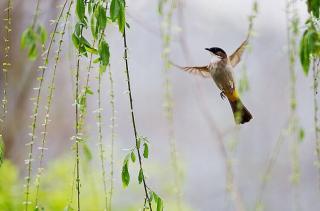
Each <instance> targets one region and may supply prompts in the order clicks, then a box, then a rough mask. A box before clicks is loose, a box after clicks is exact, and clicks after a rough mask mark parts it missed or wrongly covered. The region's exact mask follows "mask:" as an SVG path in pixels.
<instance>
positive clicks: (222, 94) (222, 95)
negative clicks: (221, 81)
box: [220, 91, 226, 100]
mask: <svg viewBox="0 0 320 211" xmlns="http://www.w3.org/2000/svg"><path fill="white" fill-rule="evenodd" d="M220 97H221V99H222V100H224V98H225V97H226V95H225V94H224V92H223V91H222V92H220Z"/></svg>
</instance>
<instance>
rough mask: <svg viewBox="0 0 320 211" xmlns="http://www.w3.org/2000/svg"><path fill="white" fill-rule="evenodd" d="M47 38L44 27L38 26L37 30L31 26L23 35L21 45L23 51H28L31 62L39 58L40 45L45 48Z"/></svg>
mask: <svg viewBox="0 0 320 211" xmlns="http://www.w3.org/2000/svg"><path fill="white" fill-rule="evenodd" d="M47 37H48V36H47V31H46V29H45V27H43V26H42V25H38V26H37V28H36V30H35V29H34V28H33V27H31V26H30V27H28V28H26V30H25V31H24V32H23V33H22V35H21V40H20V45H21V48H22V49H27V51H28V58H29V59H30V60H32V61H34V60H35V59H36V58H37V57H38V45H39V44H40V45H41V46H44V45H45V43H46V41H47Z"/></svg>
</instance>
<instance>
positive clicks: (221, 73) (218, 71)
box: [171, 37, 252, 124]
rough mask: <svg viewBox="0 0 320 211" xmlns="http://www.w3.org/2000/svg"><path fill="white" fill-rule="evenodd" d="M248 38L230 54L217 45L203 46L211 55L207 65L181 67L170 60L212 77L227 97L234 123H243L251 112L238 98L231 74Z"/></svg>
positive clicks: (222, 96)
mask: <svg viewBox="0 0 320 211" xmlns="http://www.w3.org/2000/svg"><path fill="white" fill-rule="evenodd" d="M248 39H249V37H247V38H246V39H245V41H243V42H242V44H241V45H240V46H239V47H238V48H237V49H236V50H235V51H234V53H232V54H231V55H230V56H228V55H227V53H226V52H225V51H224V50H223V49H222V48H219V47H212V48H205V50H207V51H209V52H210V54H211V55H212V56H213V58H212V59H211V61H210V63H209V64H208V65H204V66H190V67H182V66H179V65H176V64H174V63H172V62H171V64H172V65H173V66H175V67H177V68H179V69H182V70H184V71H186V72H189V73H194V74H198V75H201V76H203V77H205V78H212V79H213V81H214V82H215V84H216V85H217V87H218V88H219V89H220V91H221V92H220V96H221V98H222V99H224V98H225V97H226V98H227V99H228V101H229V103H230V105H231V109H232V112H233V116H234V120H235V123H236V124H244V123H247V122H249V121H250V120H251V119H252V115H251V113H250V112H249V110H248V109H247V108H246V107H245V106H244V104H243V103H242V101H241V99H240V96H239V92H238V90H237V87H236V83H235V79H234V74H233V72H234V68H235V67H236V66H237V64H239V62H240V60H241V56H242V54H243V52H244V51H245V49H246V47H247V46H248ZM215 57H217V58H218V60H217V59H215Z"/></svg>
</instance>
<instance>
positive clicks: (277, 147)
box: [255, 121, 290, 210]
mask: <svg viewBox="0 0 320 211" xmlns="http://www.w3.org/2000/svg"><path fill="white" fill-rule="evenodd" d="M289 124H290V123H289V121H288V122H287V123H286V126H285V127H284V128H288V125H289ZM286 136H287V129H282V130H281V133H280V135H279V137H278V139H277V142H276V144H275V146H274V148H273V150H272V153H271V156H270V158H269V160H268V163H267V167H266V169H265V171H264V173H263V176H262V183H261V185H260V187H259V191H258V193H257V199H256V202H255V210H260V208H261V206H262V197H263V193H264V192H265V190H266V187H267V184H268V181H269V179H270V176H271V173H272V170H273V167H274V165H275V163H276V161H277V158H278V156H279V154H280V151H281V149H282V146H283V143H284V141H285V138H286Z"/></svg>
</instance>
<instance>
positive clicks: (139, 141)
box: [137, 136, 142, 150]
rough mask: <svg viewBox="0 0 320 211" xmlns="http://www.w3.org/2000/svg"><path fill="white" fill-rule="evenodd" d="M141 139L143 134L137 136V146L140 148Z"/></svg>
mask: <svg viewBox="0 0 320 211" xmlns="http://www.w3.org/2000/svg"><path fill="white" fill-rule="evenodd" d="M141 139H142V137H141V136H139V137H138V138H137V148H138V150H139V149H140V145H141Z"/></svg>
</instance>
